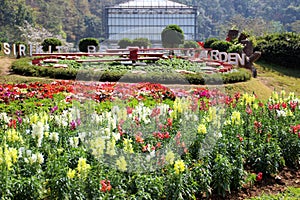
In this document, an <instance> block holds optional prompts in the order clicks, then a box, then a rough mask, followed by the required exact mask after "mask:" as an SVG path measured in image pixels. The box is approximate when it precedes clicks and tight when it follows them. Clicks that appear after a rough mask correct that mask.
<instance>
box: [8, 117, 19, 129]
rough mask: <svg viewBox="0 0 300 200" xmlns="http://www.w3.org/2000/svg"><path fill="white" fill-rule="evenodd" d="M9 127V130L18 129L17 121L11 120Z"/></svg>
mask: <svg viewBox="0 0 300 200" xmlns="http://www.w3.org/2000/svg"><path fill="white" fill-rule="evenodd" d="M8 127H9V128H12V127H13V128H16V127H17V121H16V120H15V119H10V120H9V122H8Z"/></svg>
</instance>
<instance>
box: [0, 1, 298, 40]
mask: <svg viewBox="0 0 300 200" xmlns="http://www.w3.org/2000/svg"><path fill="white" fill-rule="evenodd" d="M120 2H124V0H123V1H121V0H103V1H99V0H40V1H34V0H16V1H10V0H0V4H1V7H0V24H1V26H0V42H3V41H10V42H15V41H18V40H22V39H23V38H22V32H20V30H19V29H18V27H24V26H25V22H24V21H27V22H29V23H30V24H31V25H32V26H37V27H44V28H45V29H46V30H48V31H49V32H51V33H53V34H54V35H61V36H62V37H64V38H66V40H67V41H68V42H72V43H74V42H75V43H76V42H78V41H79V40H80V39H81V38H84V37H95V38H101V37H103V28H102V21H103V19H102V8H103V6H105V5H112V4H116V3H120ZM177 2H180V3H184V4H187V5H195V6H197V8H198V11H199V15H198V32H199V36H198V38H199V40H204V39H206V38H209V37H218V38H224V37H225V34H226V33H227V30H228V29H229V28H231V27H236V28H238V29H239V30H247V31H248V32H251V33H253V34H255V35H262V34H264V33H270V32H280V31H293V32H300V30H299V27H300V26H299V23H300V5H299V2H298V0H292V1H288V0H283V1H282V0H281V1H279V0H261V1H258V0H253V1H247V0H242V1H233V0H230V1H217V0H213V1H200V0H177Z"/></svg>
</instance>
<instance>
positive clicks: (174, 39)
mask: <svg viewBox="0 0 300 200" xmlns="http://www.w3.org/2000/svg"><path fill="white" fill-rule="evenodd" d="M161 41H162V45H163V47H165V48H176V47H178V46H179V45H180V44H182V43H183V42H184V34H183V31H182V29H181V28H180V27H179V26H178V25H176V24H170V25H168V26H166V27H165V28H164V30H163V31H162V32H161Z"/></svg>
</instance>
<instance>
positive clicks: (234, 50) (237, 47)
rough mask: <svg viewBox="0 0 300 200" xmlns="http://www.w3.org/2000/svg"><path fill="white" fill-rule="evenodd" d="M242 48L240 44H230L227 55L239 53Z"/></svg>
mask: <svg viewBox="0 0 300 200" xmlns="http://www.w3.org/2000/svg"><path fill="white" fill-rule="evenodd" d="M243 48H244V46H243V45H242V44H232V45H231V46H230V47H229V48H228V50H227V52H228V53H240V52H241V51H242V50H243Z"/></svg>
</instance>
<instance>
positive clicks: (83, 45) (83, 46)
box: [79, 38, 99, 52]
mask: <svg viewBox="0 0 300 200" xmlns="http://www.w3.org/2000/svg"><path fill="white" fill-rule="evenodd" d="M88 46H95V47H98V46H99V40H97V39H96V38H83V39H81V40H80V41H79V51H81V52H88Z"/></svg>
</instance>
